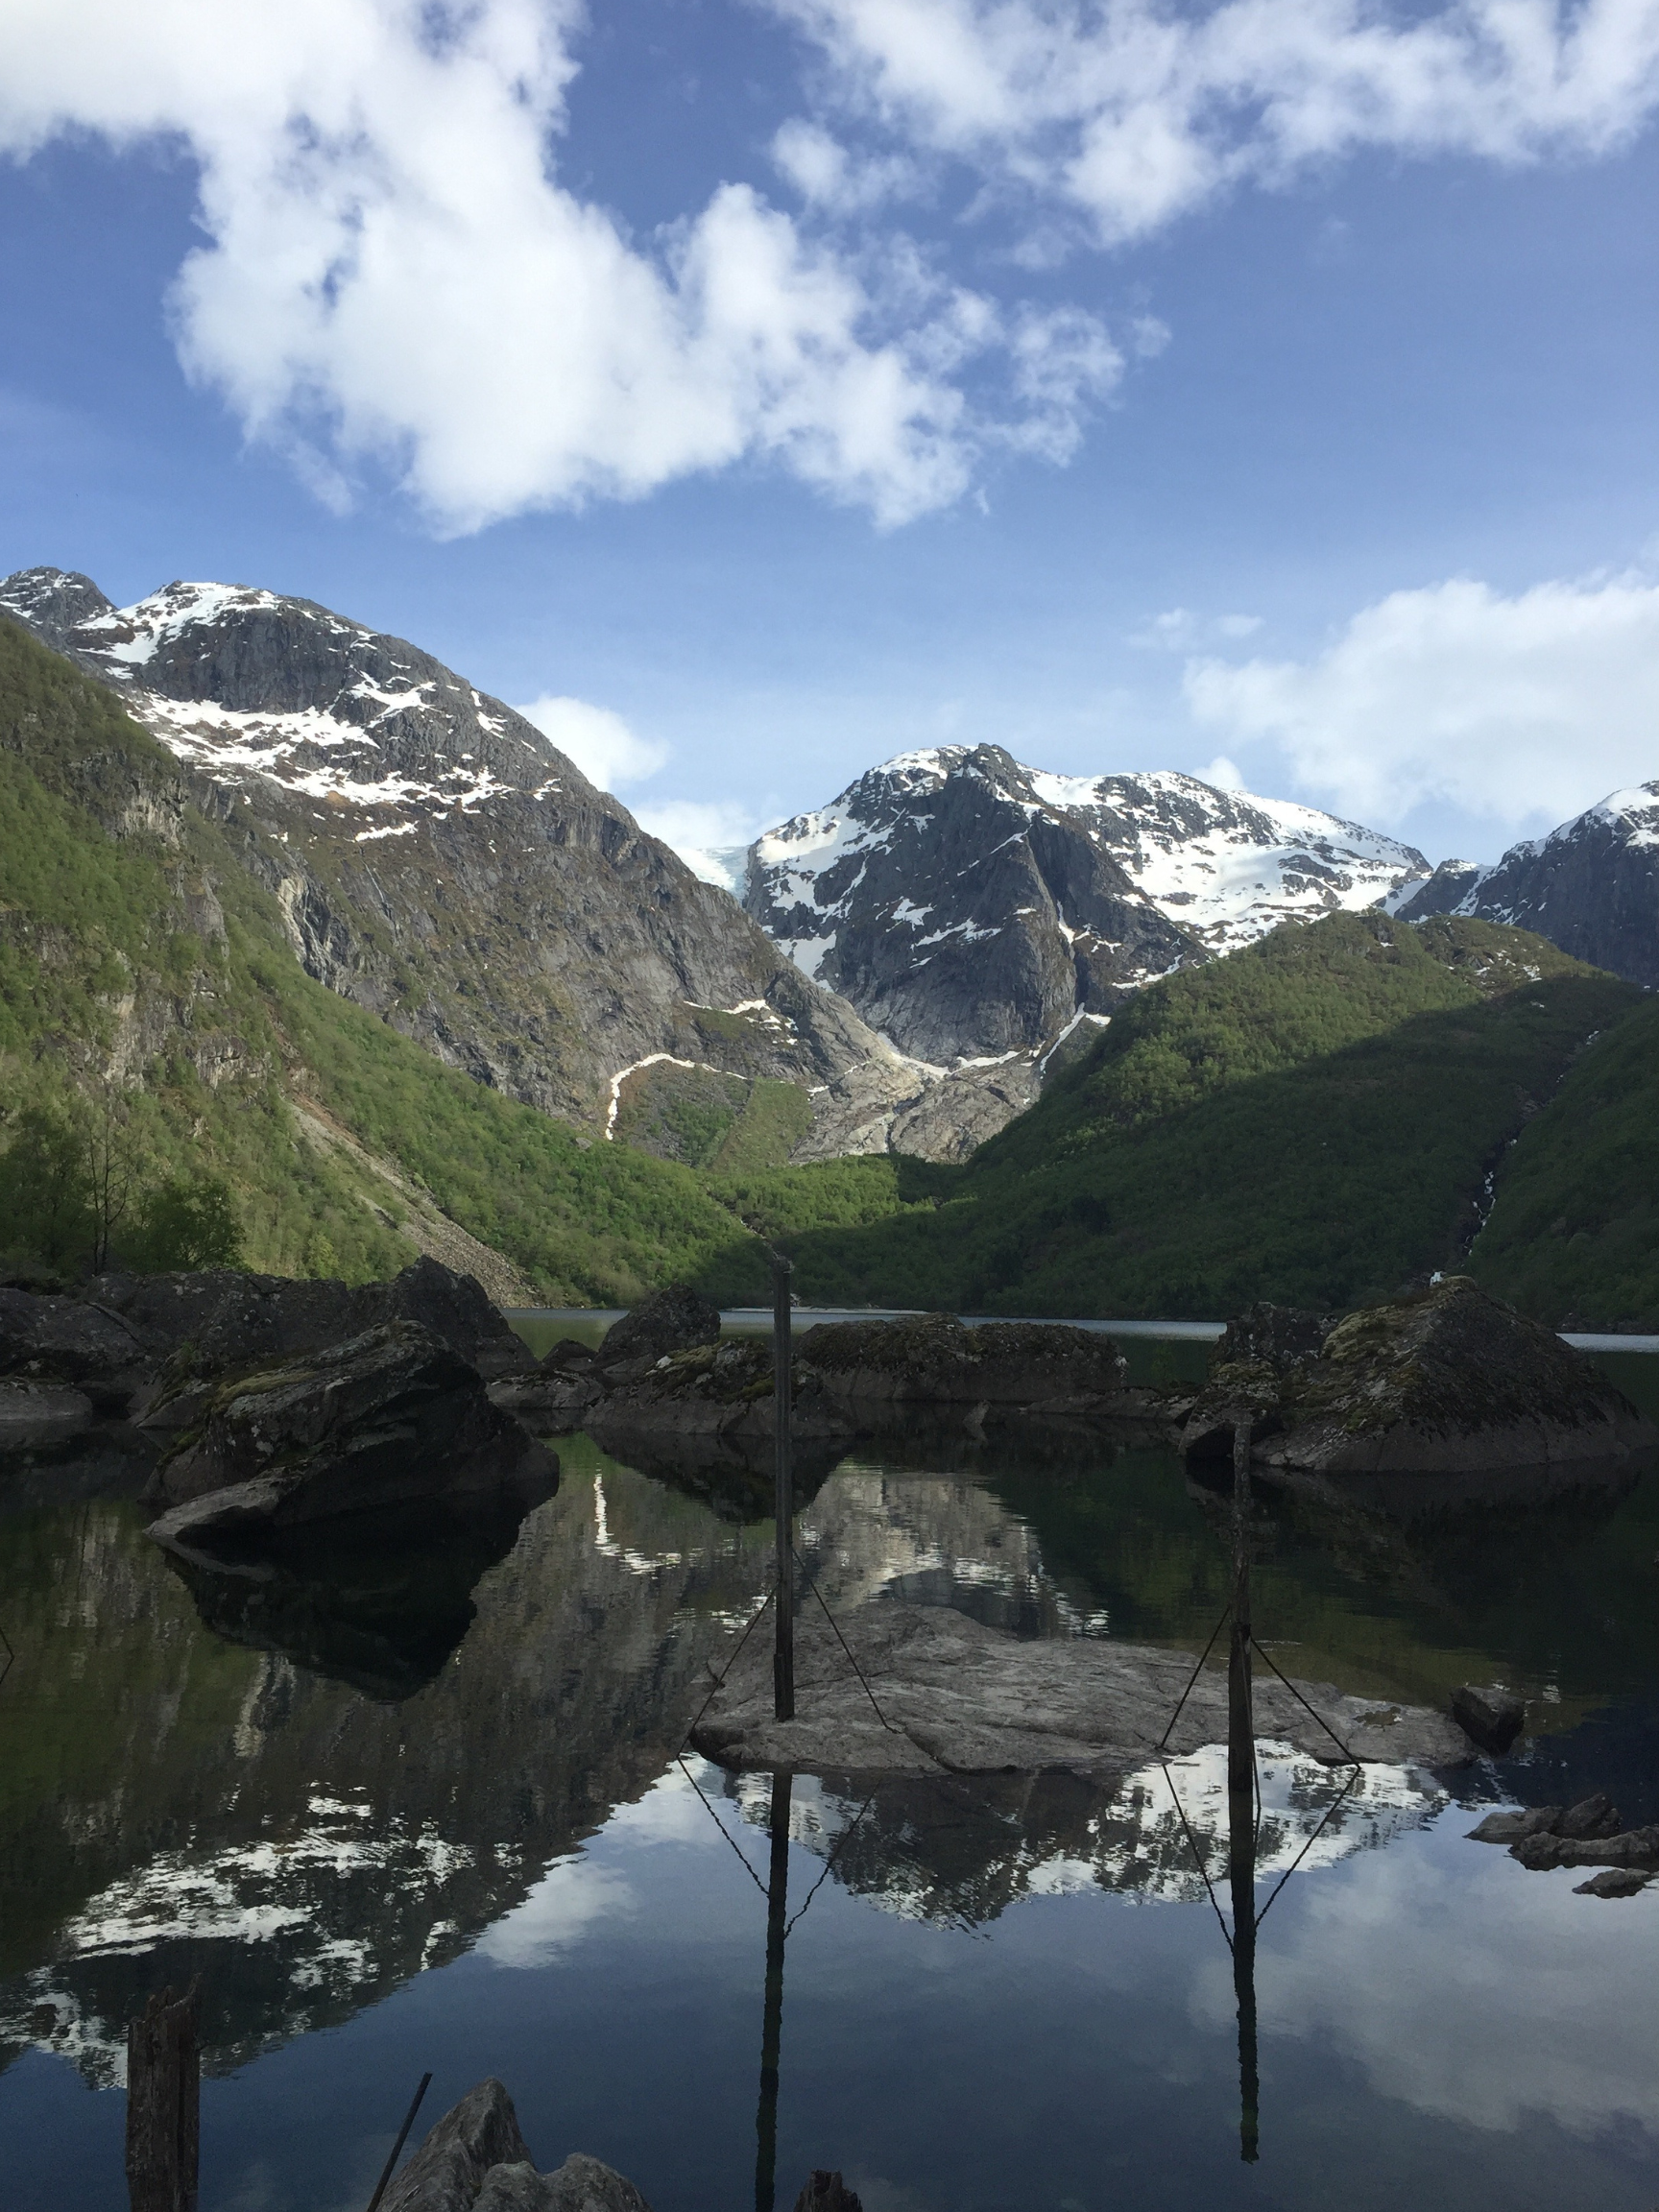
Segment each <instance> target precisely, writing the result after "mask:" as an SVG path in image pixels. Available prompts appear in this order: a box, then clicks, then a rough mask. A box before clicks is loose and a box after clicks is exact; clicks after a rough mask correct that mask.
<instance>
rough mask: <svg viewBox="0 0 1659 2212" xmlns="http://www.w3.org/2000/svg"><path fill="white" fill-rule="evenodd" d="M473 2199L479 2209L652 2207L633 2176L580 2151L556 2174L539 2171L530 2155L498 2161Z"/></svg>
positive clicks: (613, 2211) (552, 2211)
mask: <svg viewBox="0 0 1659 2212" xmlns="http://www.w3.org/2000/svg"><path fill="white" fill-rule="evenodd" d="M473 2202H474V2212H651V2207H650V2205H649V2204H647V2203H646V2201H645V2200H644V2198H643V2197H641V2196H640V2194H639V2192H638V2190H637V2189H636V2188H635V2186H634V2184H633V2182H632V2181H630V2180H627V2179H626V2178H625V2177H624V2176H622V2175H620V2174H618V2173H617V2172H616V2171H615V2170H614V2168H613V2167H610V2166H607V2165H605V2164H603V2163H602V2162H601V2161H600V2160H599V2159H597V2158H589V2157H588V2156H587V2154H586V2153H585V2152H581V2151H573V2152H571V2154H570V2156H569V2157H568V2158H566V2159H565V2163H564V2165H563V2166H560V2167H556V2168H555V2169H554V2171H553V2172H552V2173H551V2174H538V2173H537V2171H536V2169H535V2167H534V2166H532V2165H531V2164H530V2162H529V2160H528V2159H525V2160H524V2161H523V2162H522V2163H521V2164H519V2165H517V2166H496V2167H494V2168H493V2169H492V2171H491V2172H490V2173H488V2174H486V2175H485V2176H484V2186H483V2188H482V2189H480V2190H479V2192H478V2195H477V2197H476V2198H475V2199H474V2200H473Z"/></svg>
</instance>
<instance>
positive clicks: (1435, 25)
mask: <svg viewBox="0 0 1659 2212" xmlns="http://www.w3.org/2000/svg"><path fill="white" fill-rule="evenodd" d="M771 5H772V6H773V7H774V9H775V10H776V12H779V13H781V14H782V15H783V16H785V17H786V18H788V19H789V20H791V21H792V22H794V23H795V24H796V25H798V26H799V27H800V28H801V29H802V30H803V31H804V32H805V33H806V34H807V36H810V37H811V38H813V39H814V40H815V41H816V42H817V43H818V44H819V45H820V46H821V48H822V49H823V50H824V51H825V52H826V54H827V55H828V56H829V59H830V60H831V62H832V63H833V64H834V65H835V66H836V69H837V71H838V77H839V87H840V92H841V95H842V99H843V103H844V106H845V108H846V109H847V111H848V112H849V113H850V114H854V115H856V116H858V117H859V118H860V119H861V120H863V121H865V122H867V123H875V124H876V125H877V126H878V127H880V128H883V129H886V130H888V131H891V132H895V133H897V134H899V135H900V136H901V137H902V138H903V139H904V140H905V141H907V142H908V143H909V144H910V145H911V146H913V147H914V146H922V147H926V148H928V149H930V150H933V151H935V152H938V153H944V154H949V155H951V156H956V157H958V158H961V159H966V160H969V161H972V162H974V163H975V164H977V165H978V166H979V167H980V168H981V170H982V171H983V172H984V173H986V175H987V176H988V177H989V178H990V179H991V180H993V182H994V183H995V184H996V185H997V186H998V188H999V189H1002V190H1006V191H1009V192H1017V193H1020V194H1022V195H1027V196H1028V195H1032V194H1036V195H1039V196H1042V197H1044V198H1046V199H1048V200H1050V201H1054V202H1058V203H1059V204H1062V205H1064V206H1066V207H1068V208H1070V209H1071V210H1074V211H1075V212H1076V214H1077V215H1079V216H1081V217H1082V218H1084V219H1085V220H1086V221H1087V222H1088V223H1089V224H1090V225H1091V226H1092V227H1093V228H1094V232H1095V234H1096V235H1097V236H1098V237H1099V238H1100V239H1102V240H1103V241H1106V242H1115V241H1118V240H1122V239H1129V238H1135V237H1141V236H1144V235H1146V234H1148V233H1150V232H1152V231H1154V230H1157V229H1159V228H1162V227H1163V226H1164V225H1166V224H1167V223H1169V222H1170V221H1172V220H1173V219H1175V218H1176V217H1178V216H1180V215H1183V214H1186V213H1189V212H1190V211H1191V210H1192V209H1194V208H1196V207H1199V206H1201V205H1203V204H1205V203H1206V202H1207V201H1210V200H1212V199H1214V198H1215V197H1216V196H1217V195H1219V194H1221V193H1223V192H1225V191H1227V190H1229V189H1231V188H1232V187H1234V186H1236V185H1237V184H1238V183H1239V182H1241V181H1243V180H1257V181H1260V182H1264V183H1269V184H1271V183H1275V182H1280V181H1283V180H1285V179H1286V178H1288V177H1290V176H1292V175H1294V174H1295V173H1296V172H1297V171H1298V170H1301V169H1303V168H1305V167H1307V166H1309V165H1310V164H1312V163H1316V162H1323V161H1329V160H1330V159H1332V158H1334V157H1336V156H1342V155H1345V154H1350V153H1353V152H1356V151H1358V149H1360V148H1363V147H1368V146H1371V147H1379V146H1380V147H1387V148H1392V149H1398V150H1400V151H1402V152H1405V153H1408V154H1416V155H1430V154H1444V153H1458V154H1466V155H1476V156H1481V157H1484V158H1487V159H1492V160H1498V161H1524V160H1527V159H1531V158H1534V157H1536V156H1541V155H1544V154H1548V153H1551V152H1563V153H1570V154H1601V153H1605V152H1607V151H1609V150H1610V149H1612V148H1614V147H1616V146H1618V145H1619V144H1621V143H1622V142H1623V141H1624V140H1626V139H1628V138H1629V137H1630V135H1631V134H1632V133H1633V132H1635V131H1636V130H1637V129H1638V128H1639V127H1640V125H1641V124H1642V123H1643V122H1644V121H1645V120H1646V118H1647V114H1648V113H1649V111H1650V109H1651V108H1652V107H1653V105H1654V103H1655V100H1656V99H1659V12H1656V11H1655V9H1654V7H1653V6H1652V4H1651V0H1454V4H1453V5H1451V6H1447V7H1443V8H1441V9H1440V10H1438V11H1433V10H1421V9H1413V8H1409V7H1407V6H1401V7H1399V8H1397V10H1396V11H1394V12H1393V14H1392V18H1391V17H1390V14H1389V13H1387V12H1384V11H1383V9H1382V8H1380V7H1375V6H1367V5H1365V4H1364V0H1223V4H1222V5H1221V6H1218V7H1212V8H1208V9H1203V10H1200V9H1192V10H1181V11H1179V12H1178V11H1176V10H1173V9H1170V8H1168V7H1166V6H1161V5H1159V4H1157V0H1104V4H1103V5H1099V6H1090V7H1085V6H1083V5H1081V4H1079V0H771Z"/></svg>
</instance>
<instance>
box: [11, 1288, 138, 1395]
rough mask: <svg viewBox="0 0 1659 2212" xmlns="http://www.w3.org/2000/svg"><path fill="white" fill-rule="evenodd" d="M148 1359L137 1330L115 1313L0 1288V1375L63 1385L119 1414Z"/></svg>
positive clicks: (82, 1303) (78, 1302)
mask: <svg viewBox="0 0 1659 2212" xmlns="http://www.w3.org/2000/svg"><path fill="white" fill-rule="evenodd" d="M148 1366H149V1359H148V1356H147V1348H146V1346H145V1344H144V1341H143V1338H142V1336H141V1334H140V1333H139V1332H138V1331H137V1330H135V1329H133V1328H132V1326H131V1325H130V1324H129V1323H128V1322H127V1321H126V1320H125V1319H124V1318H123V1317H122V1316H121V1315H120V1314H119V1313H117V1312H113V1311H108V1310H105V1308H104V1307H102V1306H101V1305H97V1304H90V1303H88V1302H86V1301H85V1300H83V1299H80V1298H58V1297H41V1296H38V1295H36V1293H35V1292H34V1291H32V1290H17V1289H0V1376H14V1377H15V1378H16V1379H17V1380H18V1382H20V1383H34V1384H46V1383H66V1384H69V1385H70V1386H72V1387H73V1388H75V1389H78V1390H81V1391H84V1393H85V1394H86V1396H87V1397H88V1399H89V1400H90V1401H91V1402H92V1404H93V1405H94V1407H96V1408H97V1410H98V1411H100V1412H109V1413H119V1412H124V1411H125V1410H126V1408H127V1407H128V1405H129V1404H130V1403H131V1400H132V1394H133V1392H134V1391H135V1390H136V1389H137V1388H138V1386H139V1384H140V1383H141V1382H142V1380H143V1378H144V1376H145V1374H146V1372H147V1371H148Z"/></svg>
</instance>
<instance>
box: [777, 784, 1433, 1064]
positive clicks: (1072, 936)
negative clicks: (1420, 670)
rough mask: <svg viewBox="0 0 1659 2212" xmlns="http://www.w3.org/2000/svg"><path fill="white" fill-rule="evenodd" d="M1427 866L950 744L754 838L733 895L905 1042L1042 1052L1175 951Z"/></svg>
mask: <svg viewBox="0 0 1659 2212" xmlns="http://www.w3.org/2000/svg"><path fill="white" fill-rule="evenodd" d="M1428 875H1429V864H1428V862H1427V861H1426V860H1425V859H1424V858H1423V855H1422V854H1420V853H1418V852H1416V851H1414V850H1413V849H1412V848H1411V847H1410V846H1407V845H1401V844H1399V843H1398V842H1397V841H1396V840H1394V839H1393V838H1389V837H1383V836H1382V835H1380V834H1379V833H1378V832H1376V831H1374V830H1370V829H1363V828H1362V827H1361V826H1360V825H1358V824H1357V823H1352V822H1344V821H1341V820H1339V819H1338V818H1337V817H1335V816H1334V815H1330V814H1324V813H1321V812H1319V811H1318V810H1317V809H1316V808H1313V807H1310V806H1300V805H1294V804H1292V803H1290V802H1287V801H1282V800H1269V799H1259V798H1255V797H1253V796H1251V795H1250V794H1248V793H1244V792H1234V791H1223V790H1219V789H1217V788H1216V787H1215V786H1214V785H1212V784H1208V783H1204V782H1201V781H1199V780H1198V779H1197V778H1196V777H1192V776H1186V775H1181V774H1179V773H1176V772H1173V771H1161V772H1157V773H1151V774H1142V775H1105V776H1096V777H1082V776H1058V775H1052V774H1049V773H1047V772H1046V771H1044V770H1041V769H1035V768H1031V767H1028V766H1026V765H1025V764H1024V763H1022V761H1019V760H1017V759H1015V757H1013V755H1012V754H1010V753H1008V752H1006V751H1005V750H1004V749H1003V748H1002V747H1001V746H998V745H976V746H960V745H948V746H938V747H933V748H929V749H926V750H925V751H920V752H914V753H902V754H900V755H899V756H897V757H895V758H894V759H891V760H888V761H885V762H883V763H882V764H881V765H880V766H879V767H877V768H872V769H870V770H868V771H867V772H866V773H865V774H864V775H862V776H860V777H859V778H858V779H857V780H856V781H854V782H853V783H852V784H850V785H849V786H848V787H847V789H846V790H845V791H843V792H842V793H841V794H840V795H839V797H837V798H836V799H834V800H832V801H831V802H830V804H829V805H828V806H825V807H821V808H819V809H817V810H816V811H814V812H811V813H807V814H801V815H797V816H795V817H794V818H793V819H792V820H790V821H788V822H785V823H781V824H780V825H779V827H778V828H777V829H772V830H769V831H767V833H766V834H765V835H764V836H762V837H760V838H758V839H757V841H756V843H755V844H754V845H753V846H752V847H751V848H750V853H749V861H748V868H747V874H746V881H745V891H744V903H745V904H746V905H747V907H748V909H749V911H750V913H751V914H753V915H754V916H755V917H756V919H757V921H758V922H760V924H761V926H763V927H764V928H765V929H766V931H767V933H768V934H769V935H770V936H771V937H773V938H774V939H775V941H776V942H777V943H779V944H780V945H781V946H782V947H783V948H784V950H787V951H788V952H789V954H790V956H791V958H792V959H794V960H795V961H796V963H797V964H798V965H799V966H800V967H801V968H803V969H804V970H805V972H806V973H807V974H811V975H814V976H816V977H817V978H818V979H819V980H821V981H823V982H826V983H828V984H829V985H830V986H831V987H832V988H833V989H835V990H837V991H839V992H842V993H844V994H845V995H846V996H847V997H848V998H851V999H852V1001H853V1003H854V1005H855V1006H856V1007H857V1008H858V1009H859V1011H860V1012H861V1013H862V1014H863V1015H864V1017H865V1019H866V1020H867V1021H869V1022H873V1023H874V1024H875V1025H876V1026H877V1027H878V1028H879V1029H881V1030H882V1031H883V1032H884V1033H886V1034H887V1035H889V1036H890V1037H892V1038H893V1039H894V1041H895V1042H896V1043H898V1044H899V1045H901V1046H902V1047H903V1048H904V1049H905V1050H906V1051H910V1052H914V1053H916V1054H918V1055H920V1056H922V1057H924V1058H927V1059H931V1060H935V1061H946V1062H949V1061H951V1060H953V1059H954V1060H973V1059H976V1058H982V1057H989V1056H996V1055H1008V1056H1010V1057H1013V1056H1017V1055H1022V1054H1023V1055H1030V1056H1033V1058H1040V1057H1042V1056H1044V1055H1046V1053H1047V1052H1049V1051H1050V1050H1051V1049H1052V1047H1053V1046H1054V1045H1055V1043H1056V1041H1057V1040H1058V1039H1059V1038H1060V1037H1061V1036H1062V1035H1067V1034H1070V1033H1072V1032H1074V1031H1075V1029H1076V1027H1077V1025H1078V1024H1079V1023H1080V1022H1088V1021H1096V1022H1097V1021H1101V1020H1104V1019H1107V1018H1109V1016H1110V1013H1111V1009H1112V1007H1113V1006H1114V1005H1115V1004H1117V1003H1118V1001H1119V1000H1120V999H1121V998H1122V997H1123V995H1124V993H1125V992H1128V991H1133V990H1136V989H1139V988H1140V987H1141V986H1142V984H1144V983H1146V982H1148V981H1151V980H1152V979H1153V978H1155V977H1156V976H1158V975H1161V974H1167V973H1168V972H1169V971H1170V970H1171V969H1172V968H1176V967H1180V966H1183V965H1185V964H1187V963H1189V962H1190V961H1193V960H1201V959H1204V958H1207V957H1209V956H1210V955H1212V954H1213V953H1215V952H1221V951H1227V950H1232V949H1233V948H1234V947H1235V946H1238V945H1242V944H1248V943H1249V942H1251V941H1252V940H1253V939H1254V938H1256V937H1259V936H1261V935H1262V934H1263V933H1264V932H1265V931H1266V930H1268V929H1270V928H1273V927H1274V926H1276V925H1277V924H1278V923H1280V922H1282V921H1286V920H1308V919H1312V918H1313V917H1315V916H1317V915H1319V914H1322V913H1329V912H1332V911H1334V910H1336V909H1337V908H1340V907H1362V906H1369V905H1372V904H1375V903H1376V902H1378V900H1380V899H1382V898H1384V897H1386V896H1388V895H1389V894H1392V893H1397V892H1398V891H1399V889H1400V888H1401V886H1402V885H1404V884H1406V883H1407V882H1410V881H1420V880H1423V879H1425V878H1427V877H1428Z"/></svg>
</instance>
